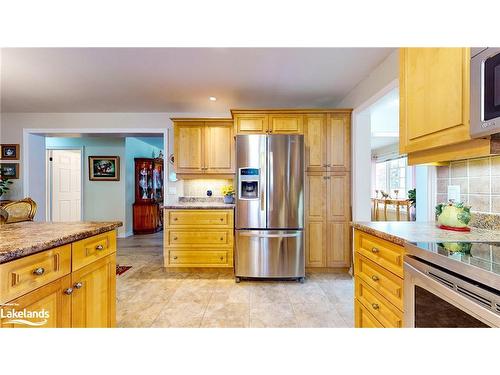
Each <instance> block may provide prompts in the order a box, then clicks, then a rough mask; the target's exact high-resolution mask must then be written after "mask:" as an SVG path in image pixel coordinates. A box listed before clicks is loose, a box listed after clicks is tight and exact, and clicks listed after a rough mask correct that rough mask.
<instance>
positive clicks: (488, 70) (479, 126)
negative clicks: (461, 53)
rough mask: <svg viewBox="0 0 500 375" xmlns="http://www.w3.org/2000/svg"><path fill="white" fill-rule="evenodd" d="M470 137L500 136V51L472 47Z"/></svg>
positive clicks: (499, 49) (498, 49)
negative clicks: (499, 134)
mask: <svg viewBox="0 0 500 375" xmlns="http://www.w3.org/2000/svg"><path fill="white" fill-rule="evenodd" d="M470 69H471V74H470V90H471V91H470V94H471V95H470V101H471V105H470V134H471V137H472V138H480V137H485V136H488V135H491V134H495V133H500V48H491V47H490V48H471V64H470Z"/></svg>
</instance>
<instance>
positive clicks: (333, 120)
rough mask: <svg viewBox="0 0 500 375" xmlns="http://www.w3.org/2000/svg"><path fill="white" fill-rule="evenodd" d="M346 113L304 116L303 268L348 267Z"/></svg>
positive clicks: (349, 117)
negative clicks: (304, 224)
mask: <svg viewBox="0 0 500 375" xmlns="http://www.w3.org/2000/svg"><path fill="white" fill-rule="evenodd" d="M350 128H351V111H350V110H339V111H334V112H328V113H317V114H316V113H311V114H307V115H306V116H305V126H304V129H305V144H306V160H305V163H306V186H305V194H306V213H305V222H306V228H305V233H306V243H305V246H306V267H349V266H350V263H351V250H350V249H351V238H350V237H351V235H350V227H349V222H350V220H351V204H350V202H351V197H350V196H351V194H350V181H351V173H350V172H351V162H350V144H351V142H350Z"/></svg>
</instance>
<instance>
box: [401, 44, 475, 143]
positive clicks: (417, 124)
mask: <svg viewBox="0 0 500 375" xmlns="http://www.w3.org/2000/svg"><path fill="white" fill-rule="evenodd" d="M469 60H470V50H469V49H468V48H402V49H401V51H400V83H401V84H400V150H401V152H414V151H423V150H427V149H431V148H434V147H438V146H446V145H450V144H455V143H459V142H464V141H467V140H469V139H470V136H469V106H470V104H469V75H470V74H469V63H470V62H469Z"/></svg>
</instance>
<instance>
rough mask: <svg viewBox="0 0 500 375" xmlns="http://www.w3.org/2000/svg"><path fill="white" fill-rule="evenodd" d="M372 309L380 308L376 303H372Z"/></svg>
mask: <svg viewBox="0 0 500 375" xmlns="http://www.w3.org/2000/svg"><path fill="white" fill-rule="evenodd" d="M372 308H373V310H378V309H379V308H380V306H379V305H378V303H372Z"/></svg>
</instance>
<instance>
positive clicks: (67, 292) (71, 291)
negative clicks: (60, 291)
mask: <svg viewBox="0 0 500 375" xmlns="http://www.w3.org/2000/svg"><path fill="white" fill-rule="evenodd" d="M72 293H73V288H68V289H66V290H64V294H66V295H67V296H69V295H71V294H72Z"/></svg>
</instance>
